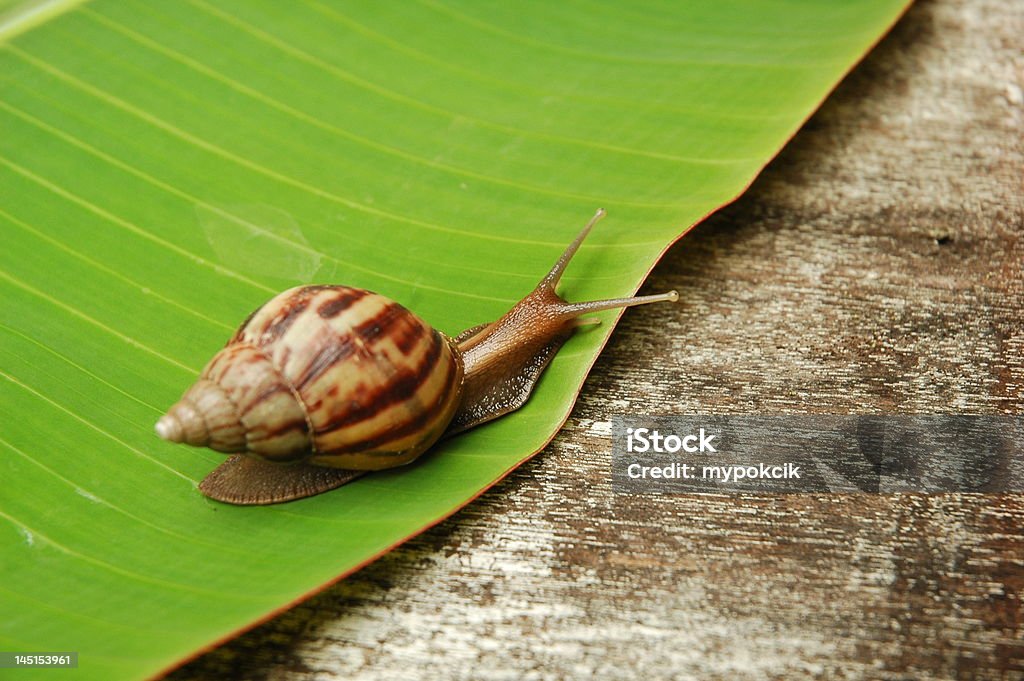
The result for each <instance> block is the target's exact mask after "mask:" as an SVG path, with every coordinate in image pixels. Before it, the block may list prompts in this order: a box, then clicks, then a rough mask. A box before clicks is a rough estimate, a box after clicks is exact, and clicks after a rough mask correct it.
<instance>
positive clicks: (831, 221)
mask: <svg viewBox="0 0 1024 681" xmlns="http://www.w3.org/2000/svg"><path fill="white" fill-rule="evenodd" d="M1022 35H1024V6H1022V5H1021V4H1020V3H1013V2H1003V1H1002V0H989V1H987V2H985V1H980V2H969V1H968V0H936V1H933V2H921V3H919V4H917V5H915V6H914V7H913V8H912V9H911V10H910V12H909V14H908V15H907V16H906V17H905V18H904V19H903V20H902V21H901V22H900V23H899V25H898V26H897V27H896V29H895V30H894V32H893V33H892V34H891V35H890V36H888V37H887V38H886V39H885V40H884V41H883V42H882V44H881V45H880V46H879V47H878V48H877V49H876V50H875V51H874V52H873V53H872V54H871V55H870V56H869V57H868V58H867V60H866V61H865V62H864V63H863V64H861V65H860V66H859V67H858V68H857V69H856V70H855V71H854V72H853V73H852V74H851V75H850V76H849V78H848V79H847V80H846V81H845V82H844V83H843V84H842V85H841V86H840V88H839V89H838V90H837V91H836V92H835V93H834V94H833V96H832V97H830V99H829V100H828V101H827V102H826V103H825V105H824V106H823V107H822V109H821V110H820V112H819V113H818V114H817V115H815V116H814V118H813V119H812V120H811V121H810V122H809V123H808V124H807V125H806V127H805V129H803V130H802V131H801V132H800V134H799V135H798V136H797V137H796V138H795V139H794V140H793V142H792V143H791V144H790V145H789V146H788V147H787V149H786V150H785V152H784V153H783V154H782V155H781V156H780V157H779V158H778V159H777V160H776V161H775V162H773V163H772V164H771V166H770V167H769V168H768V169H767V170H766V172H765V173H764V174H763V175H762V177H761V178H760V179H759V180H758V181H757V182H756V184H755V186H754V187H753V188H752V189H751V190H750V191H749V192H748V193H747V194H746V195H745V196H744V197H743V198H742V199H741V200H740V201H738V202H737V203H736V204H734V205H732V206H730V207H728V208H727V209H725V210H723V211H722V212H721V213H720V214H718V215H717V216H715V217H714V218H712V219H711V220H709V221H708V222H707V223H705V224H704V225H702V226H701V227H699V228H698V229H697V230H696V231H695V232H693V233H692V234H691V235H690V236H688V237H686V238H685V239H684V240H682V241H681V242H680V243H679V244H678V245H677V246H676V247H674V248H673V249H672V250H671V251H670V252H669V254H668V255H667V256H666V257H665V259H664V260H663V262H662V263H661V264H660V265H659V266H658V268H657V269H656V271H655V272H654V273H653V275H652V277H651V279H650V281H649V285H648V287H647V289H648V290H649V291H650V292H655V291H662V290H667V289H670V288H677V289H678V290H679V291H680V292H681V293H682V294H683V301H684V302H683V304H680V305H677V306H668V305H657V306H650V307H646V308H640V309H636V310H634V311H631V312H629V313H628V314H627V315H626V317H625V319H624V321H623V323H622V324H621V326H620V328H619V329H618V331H617V332H616V334H615V336H614V339H613V342H612V343H611V344H610V345H609V347H608V348H607V350H606V352H605V353H604V354H603V356H602V357H601V359H600V361H599V363H598V365H597V366H596V368H595V370H594V372H593V374H592V375H591V377H590V379H589V380H588V382H587V384H586V386H585V387H584V390H583V393H582V397H581V399H580V402H579V404H578V405H577V407H576V409H575V411H574V412H573V416H572V418H571V420H570V421H569V423H568V424H567V425H566V427H565V429H564V430H563V431H562V433H561V434H560V435H559V436H558V438H557V439H556V440H555V441H554V442H553V443H552V445H551V446H550V447H548V448H547V449H546V450H545V451H544V452H543V453H542V454H540V455H539V456H537V457H536V458H535V459H533V460H532V461H531V462H529V463H528V464H526V465H524V466H522V467H521V468H520V469H518V470H517V471H516V472H514V473H513V474H512V475H511V476H510V477H509V478H508V479H507V480H506V481H505V482H503V483H502V484H500V485H499V486H497V487H496V488H495V489H493V490H492V491H490V492H489V493H487V494H486V495H484V496H483V497H482V498H481V499H479V500H478V501H477V502H475V503H473V504H472V505H471V506H470V507H468V508H466V509H465V510H463V511H462V512H460V513H459V514H458V515H456V516H455V517H454V518H452V519H451V520H449V521H448V522H445V523H443V524H442V525H440V526H438V527H436V528H434V529H433V530H431V531H429V532H427V533H425V534H424V535H422V536H420V537H418V538H416V539H414V540H412V541H410V542H409V543H407V544H406V545H405V546H404V547H402V548H400V549H399V550H396V551H394V552H392V553H390V554H389V555H387V556H385V557H384V558H382V559H381V560H379V561H377V562H376V563H374V564H373V565H371V566H370V567H368V568H366V569H364V570H362V571H361V572H359V573H357V574H356V575H353V576H352V577H350V578H349V579H347V580H345V581H344V582H342V583H341V584H339V585H337V586H335V587H333V588H331V589H329V590H328V591H326V592H324V593H323V594H321V595H319V596H317V597H315V598H312V599H310V600H309V601H307V602H306V603H304V604H302V605H300V606H298V607H296V608H294V609H293V610H291V611H289V612H287V613H286V614H284V615H282V616H281V617H278V618H277V619H275V620H273V621H272V622H270V623H268V624H266V625H264V626H261V627H259V628H257V629H256V630H254V631H252V632H250V633H248V634H246V635H244V636H241V637H240V638H238V639H237V640H235V641H233V642H231V643H229V644H228V645H225V646H223V647H221V648H220V649H218V650H216V651H214V652H212V653H210V654H208V655H206V656H204V657H202V658H200V659H199V660H197V661H195V662H193V663H192V664H190V665H188V666H186V667H184V668H182V669H180V670H178V671H177V672H175V673H174V674H172V675H171V677H170V678H172V679H174V680H175V681H187V680H194V679H207V678H225V679H227V678H240V679H241V678H244V679H273V680H299V679H303V680H305V679H326V678H335V675H336V677H337V678H359V679H396V678H424V679H560V678H570V677H579V678H587V677H591V676H598V677H600V678H606V679H610V678H644V679H654V678H675V679H679V678H693V679H765V678H787V679H834V678H851V679H859V678H871V679H953V678H979V679H1020V678H1024V633H1022V620H1024V607H1022V603H1021V598H1022V593H1024V531H1022V526H1024V496H1022V495H1005V496H982V495H957V494H946V495H933V496H929V495H881V496H871V495H845V496H844V495H819V496H812V495H787V496H780V497H755V496H750V497H734V496H700V497H698V496H678V497H668V498H656V497H632V496H622V495H614V494H612V493H611V489H610V478H609V469H608V466H609V456H610V454H609V447H610V445H609V440H608V438H607V431H608V421H609V419H610V418H611V416H612V415H614V414H630V413H635V414H642V413H693V412H704V413H755V412H759V413H786V412H801V413H803V412H826V413H827V412H831V413H894V412H900V413H914V412H918V413H943V412H960V413H984V414H995V413H1009V414H1019V413H1021V407H1022V397H1024V360H1022V357H1024V324H1022V319H1024V314H1022V313H1024V275H1022V265H1024V241H1022V236H1024V190H1022V179H1024V142H1022V140H1024V95H1022V88H1024V53H1022V51H1021V44H1022V43H1021V36H1022Z"/></svg>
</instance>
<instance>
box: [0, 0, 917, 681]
mask: <svg viewBox="0 0 1024 681" xmlns="http://www.w3.org/2000/svg"><path fill="white" fill-rule="evenodd" d="M9 4H10V3H8V2H6V0H4V2H3V3H2V4H0V17H3V18H2V19H0V235H2V245H3V247H2V249H0V414H2V418H3V421H2V426H0V474H2V476H3V482H4V484H3V485H2V486H0V613H2V617H0V650H21V651H67V650H76V651H78V652H79V653H80V668H79V670H78V672H77V673H78V674H79V676H77V678H96V679H117V678H139V677H143V676H147V675H152V674H154V673H157V672H158V671H159V670H161V669H165V668H167V667H169V666H172V665H174V664H176V663H178V662H180V661H181V660H182V659H183V658H185V657H187V656H188V655H190V654H194V651H196V650H198V649H201V648H203V647H205V646H208V645H210V644H211V643H213V642H215V641H217V640H220V639H223V638H224V637H227V636H230V635H231V634H232V633H233V632H237V631H238V630H240V629H242V628H245V627H247V626H251V625H252V624H253V623H255V622H256V621H258V620H260V619H261V618H266V617H268V616H270V615H271V614H272V613H273V612H275V611H277V610H280V609H281V608H284V607H287V606H288V605H289V604H290V603H293V602H294V601H295V600H297V599H300V598H302V597H303V596H304V595H306V594H309V593H310V592H312V591H315V590H317V589H319V588H321V587H322V586H323V585H325V584H326V583H328V582H330V581H331V580H334V579H336V578H338V577H339V575H344V574H347V573H349V572H351V571H353V570H355V569H356V568H358V567H359V566H361V565H363V564H365V563H367V562H368V561H371V560H373V559H374V558H375V557H376V556H378V555H380V554H381V553H382V552H384V551H387V550H388V549H389V548H390V547H392V546H394V545H396V544H397V543H399V542H401V541H403V540H404V539H406V538H408V537H409V536H411V535H413V534H415V533H417V532H419V531H421V530H423V529H424V528H426V527H427V526H429V525H431V524H434V523H436V522H438V521H439V520H440V519H442V518H443V517H445V516H447V515H449V514H451V513H453V512H454V511H455V510H457V509H458V508H460V507H461V506H462V505H464V504H466V503H467V502H468V501H470V500H471V499H472V498H474V497H475V496H476V495H478V494H480V492H481V491H482V490H484V489H486V488H487V487H488V486H490V485H492V484H493V483H494V482H495V481H497V480H498V479H499V478H500V477H502V476H503V475H504V474H505V473H507V472H508V471H509V470H510V469H512V468H513V467H515V466H516V465H517V464H518V463H520V462H521V461H522V460H523V459H524V458H526V457H528V456H530V455H531V454H532V453H534V452H535V451H537V450H538V449H539V448H541V447H542V446H543V445H544V443H545V442H546V441H547V440H548V439H549V438H550V437H551V436H552V435H553V434H554V432H555V431H556V430H557V429H558V428H559V426H560V425H561V424H562V423H563V421H564V419H565V418H566V415H567V414H568V411H569V409H570V408H571V406H572V403H573V400H574V398H575V396H576V394H577V391H578V390H579V387H580V385H581V384H582V381H583V378H584V376H585V375H586V373H587V371H588V369H589V368H590V366H591V364H592V363H593V361H594V359H595V357H596V356H597V353H598V352H599V351H600V348H601V347H602V345H603V343H604V342H605V340H606V339H607V336H608V334H609V333H610V332H611V328H612V326H613V325H614V324H613V323H614V321H615V319H616V314H615V313H613V312H609V313H606V314H605V319H606V321H607V322H609V323H607V324H605V325H604V326H603V327H600V328H598V329H590V330H587V331H584V332H581V333H578V334H577V335H576V337H574V338H573V339H572V340H571V341H570V342H569V343H568V344H567V345H566V346H565V347H564V348H563V349H562V351H561V352H560V353H559V355H558V357H557V358H556V359H555V361H554V363H553V364H552V365H551V367H550V369H549V370H548V372H547V373H546V375H545V376H544V378H543V380H542V382H541V385H540V387H539V389H538V391H537V393H536V394H535V395H534V396H533V398H532V399H531V400H530V402H529V403H528V404H527V406H526V407H525V408H523V409H522V410H521V411H520V412H517V413H516V414H514V415H512V416H510V417H507V418H503V419H500V420H498V421H496V422H494V423H493V424H490V425H488V426H485V427H483V428H480V429H478V430H476V431H473V432H471V433H468V434H466V435H464V436H461V437H458V438H456V439H453V440H451V441H450V442H448V443H447V444H446V445H445V446H443V447H441V448H440V449H439V450H438V451H436V452H434V453H432V454H430V455H428V456H426V457H424V459H423V460H421V461H420V462H418V463H416V464H414V465H412V466H409V467H407V468H405V469H402V470H397V471H392V472H385V473H379V474H374V475H372V476H369V477H367V478H365V479H363V480H361V481H360V482H358V483H355V484H352V485H350V486H348V487H346V488H343V489H341V490H337V491H336V492H332V493H330V494H325V495H322V496H319V497H316V498H312V499H308V500H304V501H301V502H296V503H292V504H287V505H283V506H278V507H268V508H235V507H229V506H224V505H220V504H217V503H214V502H211V501H208V500H206V499H205V498H204V497H202V496H201V495H200V494H199V493H198V492H197V491H196V484H197V481H198V480H200V479H201V478H202V477H203V476H204V475H205V474H206V472H208V471H209V470H210V469H212V468H213V467H214V465H216V464H217V463H218V462H219V461H220V460H221V458H220V457H219V455H216V454H214V453H212V452H207V451H198V450H192V449H186V448H183V447H174V446H171V445H168V444H166V443H164V442H162V441H160V440H158V439H157V438H156V437H155V436H154V434H153V432H152V427H153V423H154V421H155V420H156V419H157V417H158V416H159V415H160V414H161V413H162V410H163V409H165V408H166V407H167V406H168V405H170V404H171V403H172V402H173V401H174V400H175V399H176V398H177V397H178V396H179V395H180V394H181V392H182V391H183V390H184V389H185V388H186V387H187V386H188V385H189V384H190V382H191V381H192V380H193V379H194V377H195V375H196V374H197V372H198V371H199V369H200V368H201V367H202V366H203V364H204V363H205V362H206V360H207V359H208V358H209V357H210V356H211V355H212V354H213V353H214V352H216V351H217V349H218V348H219V347H220V346H221V345H222V344H223V343H224V342H225V340H226V339H227V338H228V336H229V335H230V333H231V332H232V330H233V329H234V327H235V326H236V325H237V324H238V323H239V322H240V321H241V320H242V319H244V318H245V316H246V314H247V313H248V312H249V311H250V310H251V309H253V308H255V307H256V306H258V305H259V304H260V303H262V302H263V301H264V300H265V299H267V298H268V297H270V296H271V295H272V294H273V293H275V292H276V291H278V290H281V289H283V288H286V287H289V286H292V285H295V284H297V283H301V282H312V281H317V282H336V283H346V284H351V285H355V286H361V287H366V288H370V289H373V290H376V291H379V292H381V293H384V294H385V295H388V296H390V297H392V298H394V299H396V300H398V301H400V302H402V303H403V304H405V305H406V306H407V307H409V308H411V309H413V310H415V311H417V312H418V313H420V314H421V315H422V316H423V317H424V318H425V319H426V320H427V321H429V322H430V323H432V324H434V325H435V326H437V327H438V328H439V329H441V330H443V331H445V332H447V333H450V334H454V333H457V332H458V331H460V330H462V329H463V328H465V327H468V326H471V325H474V324H479V323H481V322H485V321H490V320H492V319H494V318H496V317H497V316H499V315H500V314H501V313H503V312H504V311H505V310H506V309H507V308H508V307H509V306H510V305H511V304H512V303H513V302H514V301H515V300H517V299H518V298H519V297H520V296H522V295H523V294H524V293H526V292H527V291H528V290H530V289H531V288H532V286H533V285H534V284H535V283H536V281H537V280H538V279H539V278H540V276H541V275H542V274H543V273H544V272H545V271H546V270H547V269H548V267H549V266H550V265H551V263H552V262H553V260H554V259H555V258H556V257H557V255H558V254H559V253H560V252H561V250H562V249H563V248H564V246H565V244H566V243H567V242H568V241H569V240H570V239H571V237H572V236H573V235H574V234H575V233H576V231H577V230H578V229H579V228H580V227H581V225H582V224H583V223H584V222H585V221H586V220H587V219H588V218H589V217H590V216H591V215H592V214H593V212H594V210H595V209H596V208H597V207H599V206H603V207H605V208H607V209H608V212H609V217H608V218H607V219H606V220H605V221H604V222H602V223H601V224H600V226H599V227H598V228H597V230H596V231H595V233H594V234H593V235H592V236H591V238H590V240H589V241H588V242H587V244H585V245H584V247H583V249H582V250H581V252H580V254H579V255H578V256H577V259H576V261H574V262H573V264H572V266H571V267H570V269H569V272H568V274H567V277H566V279H565V282H564V284H563V286H562V291H563V293H564V294H565V295H566V296H567V297H569V298H570V299H573V300H583V299H589V298H597V297H606V296H618V295H626V294H629V293H631V292H633V291H634V290H635V289H636V288H637V287H638V286H639V284H640V282H641V281H642V280H643V278H644V277H645V275H646V273H647V272H648V271H649V269H650V268H651V267H652V265H653V263H654V261H655V260H656V259H657V258H658V256H659V254H660V253H661V252H662V251H663V250H664V249H665V248H666V247H667V245H668V244H669V243H671V242H672V241H673V240H674V239H676V238H677V237H678V236H679V235H680V234H681V233H683V232H684V231H685V230H686V229H687V228H688V227H689V226H691V225H693V224H694V223H695V222H696V221H698V220H699V219H700V218H701V217H702V216H704V215H706V214H707V213H709V212H710V211H712V210H714V209H716V208H717V207H719V206H721V205H722V204H724V203H726V202H728V201H730V200H731V199H733V198H734V197H735V196H737V195H738V193H740V192H741V191H742V190H743V189H744V188H745V187H746V186H747V185H748V184H749V183H750V182H751V181H752V179H753V177H754V176H755V175H756V174H757V173H758V171H759V170H760V169H761V168H762V167H763V166H764V164H765V163H766V162H767V161H768V160H769V159H770V158H771V157H772V156H773V155H774V154H775V153H776V152H777V151H778V150H779V148H780V147H781V146H782V145H783V144H784V143H785V141H786V140H787V139H788V138H789V137H790V136H792V135H793V134H794V132H795V131H796V129H797V128H798V127H799V126H800V124H801V123H802V122H803V121H804V120H805V119H806V118H807V117H808V116H809V115H810V114H811V112H812V111H813V110H814V108H815V107H816V106H817V105H818V103H819V102H820V101H821V99H822V98H823V97H824V96H825V95H826V94H827V92H828V91H829V89H830V88H832V87H833V86H834V85H835V83H836V82H837V81H838V80H839V78H841V76H842V75H843V73H844V72H845V71H846V70H847V69H849V68H850V67H851V65H852V64H853V63H854V62H855V61H856V60H857V59H859V58H860V57H861V56H862V54H863V53H864V52H865V50H867V49H868V48H869V47H870V46H871V44H872V43H873V42H874V41H876V40H877V39H878V38H879V36H880V35H881V34H882V33H883V32H884V31H885V30H886V29H887V28H888V27H889V26H890V25H891V24H892V22H893V21H895V19H896V17H897V16H898V15H899V13H900V12H901V11H902V9H903V6H904V4H905V3H904V0H856V1H850V2H844V3H828V2H816V1H813V0H808V1H806V2H799V1H797V0H777V1H765V0H747V1H742V0H720V1H719V2H714V3H678V2H655V1H653V0H651V1H649V2H630V3H622V2H607V3H585V2H580V1H574V2H565V3H546V2H540V1H531V2H520V3H501V2H486V3H480V2H476V1H475V0H419V1H417V2H402V3H369V2H366V3H347V4H345V5H342V4H340V3H338V4H328V3H325V2H316V1H311V2H301V3H280V2H273V1H272V0H262V1H259V2H257V1H249V2H221V3H217V4H213V3H212V2H207V0H192V1H190V2H180V3H177V2H176V3H145V2H142V1H141V0H95V1H94V2H89V3H84V4H81V3H75V2H64V3H61V2H50V3H41V4H38V5H36V4H34V5H31V6H29V7H27V8H15V9H11V8H10V7H9ZM19 674H21V675H19V676H18V678H26V679H27V678H32V676H33V675H32V674H31V673H28V672H24V671H23V672H19Z"/></svg>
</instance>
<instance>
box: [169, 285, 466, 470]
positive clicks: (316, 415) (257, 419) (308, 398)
mask: <svg viewBox="0 0 1024 681" xmlns="http://www.w3.org/2000/svg"><path fill="white" fill-rule="evenodd" d="M462 373H463V367H462V361H461V358H460V356H459V354H458V353H457V352H456V351H455V349H454V347H453V341H452V340H451V339H450V338H448V337H447V336H445V335H443V334H441V333H439V332H438V331H436V330H434V329H433V328H431V327H430V326H429V325H428V324H427V323H426V322H424V321H423V320H421V319H420V318H419V317H417V316H416V315H414V314H413V313H412V312H410V311H409V310H407V309H406V308H404V307H402V306H401V305H399V304H398V303H396V302H394V301H392V300H389V299H388V298H385V297H384V296H381V295H378V294H376V293H371V292H370V291H365V290H363V289H358V288H350V287H347V286H301V287H297V288H293V289H290V290H288V291H285V292H283V293H281V294H279V295H278V296H276V297H274V298H273V299H271V300H270V301H268V302H267V303H266V304H265V305H263V306H262V307H261V308H259V309H258V310H256V311H255V312H254V313H253V314H252V315H251V316H250V317H249V319H247V320H246V321H245V322H244V323H243V324H242V326H241V328H240V329H239V330H238V332H237V333H236V334H235V335H234V337H233V338H232V339H231V340H230V341H229V342H228V344H227V345H226V346H225V347H224V349H223V350H221V351H220V352H218V353H217V354H216V355H214V357H213V359H211V360H210V362H209V363H208V364H207V365H206V368H205V369H203V372H202V374H201V375H200V378H199V380H198V381H197V382H196V383H195V384H194V385H193V386H192V387H191V388H189V390H188V391H187V392H186V393H185V394H184V396H183V397H182V398H181V400H180V401H179V402H178V403H177V404H175V405H174V406H173V407H171V409H170V410H169V411H168V412H167V414H166V415H165V416H164V417H163V418H162V419H161V420H160V421H159V423H158V424H157V432H158V433H159V434H160V436H161V437H163V438H164V439H167V440H171V441H173V442H184V443H187V444H191V445H199V446H207V447H210V448H212V449H215V450H218V451H221V452H227V453H242V454H246V455H249V456H251V457H255V458H257V459H262V460H264V461H268V462H273V463H294V462H304V463H310V464H314V465H317V466H326V467H333V468H345V469H355V470H376V469H380V468H390V467H393V466H399V465H401V464H404V463H407V462H409V461H411V460H412V459H414V458H416V457H417V456H419V455H420V454H421V453H422V452H423V451H425V450H426V449H427V448H429V447H430V446H431V445H432V444H433V443H434V442H435V441H436V440H437V439H438V438H439V437H440V436H441V435H442V433H444V431H445V428H446V427H447V426H448V423H449V422H450V421H451V419H452V417H453V416H454V414H455V411H456V409H457V408H458V406H459V402H460V398H461V390H462Z"/></svg>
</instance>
